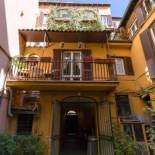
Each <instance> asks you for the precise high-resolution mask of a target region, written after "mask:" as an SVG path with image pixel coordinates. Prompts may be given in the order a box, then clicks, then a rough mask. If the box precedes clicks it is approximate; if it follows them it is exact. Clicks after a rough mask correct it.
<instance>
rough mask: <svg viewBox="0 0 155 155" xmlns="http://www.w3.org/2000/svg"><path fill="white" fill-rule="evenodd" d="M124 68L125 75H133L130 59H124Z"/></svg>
mask: <svg viewBox="0 0 155 155" xmlns="http://www.w3.org/2000/svg"><path fill="white" fill-rule="evenodd" d="M123 59H124V67H125V73H126V75H134V70H133V66H132V61H131V58H130V57H124V58H123Z"/></svg>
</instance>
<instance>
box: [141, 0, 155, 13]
mask: <svg viewBox="0 0 155 155" xmlns="http://www.w3.org/2000/svg"><path fill="white" fill-rule="evenodd" d="M154 3H155V1H154V0H144V1H143V7H144V10H145V12H146V14H147V15H148V14H149V12H150V11H151V10H152V8H153V5H154Z"/></svg>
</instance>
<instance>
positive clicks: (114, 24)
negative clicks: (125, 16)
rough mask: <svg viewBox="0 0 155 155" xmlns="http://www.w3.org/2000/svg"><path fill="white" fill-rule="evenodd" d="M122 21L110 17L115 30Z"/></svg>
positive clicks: (120, 18)
mask: <svg viewBox="0 0 155 155" xmlns="http://www.w3.org/2000/svg"><path fill="white" fill-rule="evenodd" d="M121 20H122V17H112V23H113V24H112V25H113V27H114V28H115V29H118V28H119V25H120V22H121Z"/></svg>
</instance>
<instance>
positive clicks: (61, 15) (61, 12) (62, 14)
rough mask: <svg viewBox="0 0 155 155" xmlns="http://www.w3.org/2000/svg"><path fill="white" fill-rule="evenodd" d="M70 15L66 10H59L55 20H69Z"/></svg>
mask: <svg viewBox="0 0 155 155" xmlns="http://www.w3.org/2000/svg"><path fill="white" fill-rule="evenodd" d="M70 17H71V15H70V14H69V12H68V9H59V10H57V18H70Z"/></svg>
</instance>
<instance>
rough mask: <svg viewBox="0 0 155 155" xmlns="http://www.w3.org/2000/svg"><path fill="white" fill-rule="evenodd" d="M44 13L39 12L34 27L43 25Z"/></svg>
mask: <svg viewBox="0 0 155 155" xmlns="http://www.w3.org/2000/svg"><path fill="white" fill-rule="evenodd" d="M43 18H44V13H43V12H40V15H39V16H38V17H37V19H36V27H42V25H43Z"/></svg>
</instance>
